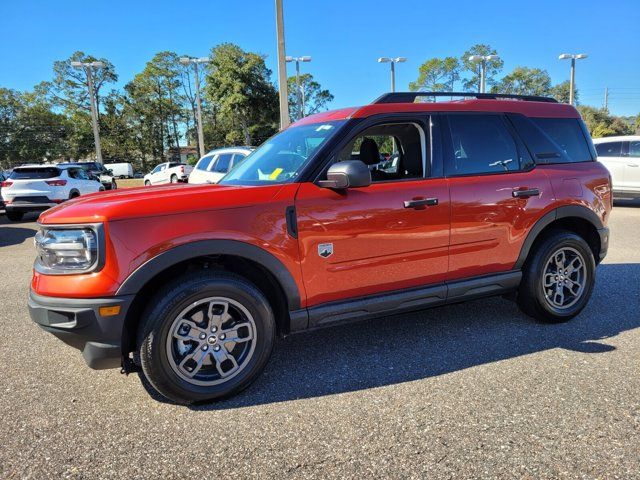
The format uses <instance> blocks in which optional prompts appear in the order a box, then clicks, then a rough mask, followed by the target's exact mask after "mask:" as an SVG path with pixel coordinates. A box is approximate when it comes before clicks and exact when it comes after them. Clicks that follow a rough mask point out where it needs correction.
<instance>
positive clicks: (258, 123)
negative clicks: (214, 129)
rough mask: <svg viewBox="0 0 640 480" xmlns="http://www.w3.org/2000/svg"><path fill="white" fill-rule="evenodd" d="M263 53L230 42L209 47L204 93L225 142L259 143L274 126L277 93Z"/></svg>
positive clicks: (274, 130) (276, 115)
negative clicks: (209, 56) (209, 58)
mask: <svg viewBox="0 0 640 480" xmlns="http://www.w3.org/2000/svg"><path fill="white" fill-rule="evenodd" d="M270 78H271V70H269V69H268V68H267V66H266V65H265V63H264V57H263V56H262V55H259V54H257V53H252V52H245V51H244V50H242V49H241V48H240V47H239V46H237V45H234V44H232V43H224V44H222V45H218V46H217V47H215V48H213V50H212V52H211V63H210V64H209V73H208V75H207V85H206V87H205V97H206V99H207V101H208V102H209V103H211V104H212V106H213V108H214V109H215V113H216V117H217V119H216V123H217V126H218V127H219V128H221V129H223V131H224V132H225V135H224V138H225V141H226V143H228V144H235V145H237V144H242V143H244V144H245V145H251V144H252V143H260V142H262V141H264V140H265V139H266V138H268V137H269V136H271V135H272V134H273V133H275V132H276V131H277V129H278V93H277V91H276V88H275V86H274V85H273V83H271V79H270Z"/></svg>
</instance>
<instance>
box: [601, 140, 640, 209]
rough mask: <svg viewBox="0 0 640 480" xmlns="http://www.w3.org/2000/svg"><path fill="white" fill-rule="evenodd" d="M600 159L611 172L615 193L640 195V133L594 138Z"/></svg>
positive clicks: (636, 196)
mask: <svg viewBox="0 0 640 480" xmlns="http://www.w3.org/2000/svg"><path fill="white" fill-rule="evenodd" d="M593 143H594V144H595V146H596V152H597V153H598V161H599V162H601V163H602V164H603V165H604V166H605V167H607V169H608V170H609V173H611V182H612V184H613V195H614V197H618V198H639V197H640V135H626V136H619V137H604V138H594V139H593Z"/></svg>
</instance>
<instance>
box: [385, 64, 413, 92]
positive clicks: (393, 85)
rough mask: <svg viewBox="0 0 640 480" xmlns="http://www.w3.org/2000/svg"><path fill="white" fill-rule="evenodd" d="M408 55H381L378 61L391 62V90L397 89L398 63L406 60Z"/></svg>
mask: <svg viewBox="0 0 640 480" xmlns="http://www.w3.org/2000/svg"><path fill="white" fill-rule="evenodd" d="M406 61H407V59H406V57H395V58H394V57H380V58H379V59H378V63H390V64H391V91H392V92H395V91H396V63H403V62H406Z"/></svg>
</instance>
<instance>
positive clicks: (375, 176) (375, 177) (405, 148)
mask: <svg viewBox="0 0 640 480" xmlns="http://www.w3.org/2000/svg"><path fill="white" fill-rule="evenodd" d="M425 156H426V145H425V134H424V132H423V130H422V128H421V127H420V126H419V125H418V124H415V123H392V124H383V125H376V126H374V127H370V128H368V129H367V130H365V131H364V132H362V133H360V134H359V135H357V136H356V137H354V138H352V139H351V140H350V141H349V142H348V143H347V145H345V147H344V148H343V149H342V150H341V152H340V153H339V155H338V158H337V160H336V161H338V162H340V161H344V160H361V161H362V162H364V163H365V164H366V165H367V166H368V167H369V170H371V180H372V181H373V182H382V181H393V180H406V179H412V178H423V177H424V174H425V165H426V158H425Z"/></svg>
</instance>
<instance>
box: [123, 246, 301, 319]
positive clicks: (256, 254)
mask: <svg viewBox="0 0 640 480" xmlns="http://www.w3.org/2000/svg"><path fill="white" fill-rule="evenodd" d="M209 255H235V256H237V257H242V258H246V259H247V260H252V261H254V262H256V263H258V264H260V265H262V266H263V267H265V268H266V269H267V270H269V272H271V274H272V275H273V276H274V277H275V278H276V279H277V280H278V282H279V283H280V286H281V287H282V290H283V291H284V294H285V296H286V297H287V302H288V304H289V305H288V306H289V310H290V311H291V310H297V309H299V308H300V292H299V290H298V286H297V285H296V282H295V280H294V279H293V276H292V275H291V272H289V270H288V269H287V267H285V266H284V265H283V263H282V262H281V261H280V260H278V259H277V258H276V257H275V256H274V255H272V254H271V253H269V252H267V251H266V250H263V249H262V248H260V247H256V246H255V245H251V244H249V243H245V242H241V241H238V240H199V241H197V242H191V243H186V244H183V245H178V246H176V247H174V248H171V249H169V250H165V251H164V252H162V253H160V254H159V255H157V256H155V257H153V258H152V259H151V260H148V261H147V262H146V263H144V264H142V265H141V266H140V267H138V268H137V269H136V270H135V271H134V272H133V273H131V274H130V275H129V276H128V277H127V278H126V280H125V281H124V282H123V283H122V285H120V288H118V291H117V293H116V295H133V294H136V293H138V292H139V291H140V290H141V289H142V287H143V286H144V285H146V284H147V282H149V281H150V280H151V279H152V278H153V277H155V276H156V275H158V274H159V273H161V272H162V271H163V270H166V269H167V268H169V267H171V266H173V265H176V264H178V263H180V262H183V261H186V260H190V259H193V258H197V257H203V256H209Z"/></svg>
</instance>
